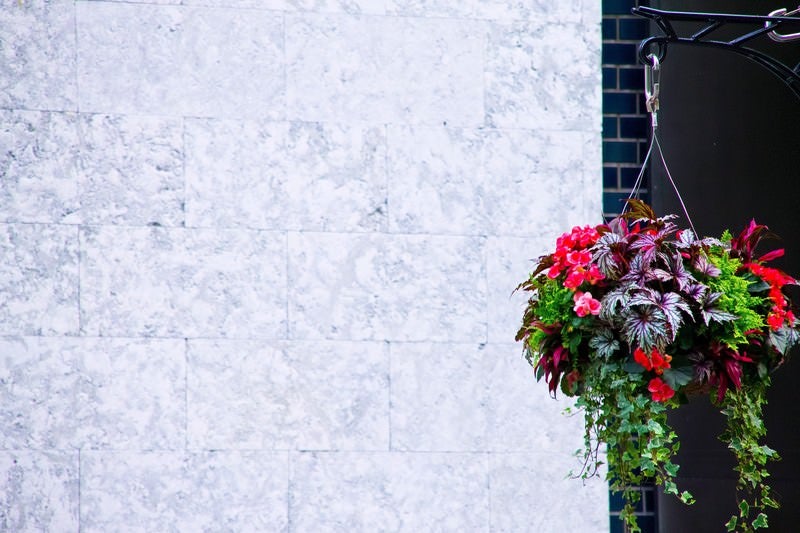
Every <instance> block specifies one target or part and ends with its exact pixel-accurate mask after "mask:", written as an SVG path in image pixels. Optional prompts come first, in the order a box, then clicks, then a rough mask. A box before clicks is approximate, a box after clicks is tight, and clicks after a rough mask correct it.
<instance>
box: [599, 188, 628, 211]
mask: <svg viewBox="0 0 800 533" xmlns="http://www.w3.org/2000/svg"><path fill="white" fill-rule="evenodd" d="M629 195H630V193H629V192H604V193H603V210H604V211H605V212H606V213H620V212H621V211H622V208H623V207H625V200H627V199H628V196H629Z"/></svg>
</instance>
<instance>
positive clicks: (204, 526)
mask: <svg viewBox="0 0 800 533" xmlns="http://www.w3.org/2000/svg"><path fill="white" fill-rule="evenodd" d="M287 479H288V464H287V455H286V452H283V453H272V452H203V453H186V452H104V451H93V452H86V453H84V454H82V456H81V531H83V532H86V533H90V532H106V531H110V530H115V529H118V528H119V527H122V525H123V524H124V528H125V529H126V530H127V531H142V532H144V531H178V532H186V533H192V532H196V531H287V529H288V522H287V510H286V509H287V501H286V500H287V494H286V487H287Z"/></svg>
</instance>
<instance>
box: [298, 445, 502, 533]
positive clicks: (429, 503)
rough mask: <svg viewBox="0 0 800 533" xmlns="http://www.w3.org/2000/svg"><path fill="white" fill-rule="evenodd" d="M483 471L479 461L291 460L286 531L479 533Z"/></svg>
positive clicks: (357, 456) (390, 457)
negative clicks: (288, 524)
mask: <svg viewBox="0 0 800 533" xmlns="http://www.w3.org/2000/svg"><path fill="white" fill-rule="evenodd" d="M486 469H487V458H486V456H485V455H482V454H458V453H452V454H429V453H388V452H382V453H296V454H292V457H291V474H290V475H291V484H290V504H291V505H290V513H291V516H290V521H291V524H292V530H293V531H297V532H298V533H299V532H312V531H313V532H315V533H324V532H329V531H401V532H416V531H475V532H478V531H484V532H485V531H488V530H489V524H488V520H487V517H488V514H489V498H488V496H489V495H488V485H487V472H486ZM423 488H424V490H423Z"/></svg>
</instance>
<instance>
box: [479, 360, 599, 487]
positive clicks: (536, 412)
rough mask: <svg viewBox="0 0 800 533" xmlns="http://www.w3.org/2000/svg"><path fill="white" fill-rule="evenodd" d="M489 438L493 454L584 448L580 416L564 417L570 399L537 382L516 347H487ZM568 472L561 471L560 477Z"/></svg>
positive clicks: (556, 451) (486, 385)
mask: <svg viewBox="0 0 800 533" xmlns="http://www.w3.org/2000/svg"><path fill="white" fill-rule="evenodd" d="M485 358H486V361H487V362H489V368H488V369H487V371H486V375H485V376H484V385H485V387H486V388H487V389H488V402H487V411H488V413H489V414H488V417H489V419H490V420H491V421H492V429H491V432H490V433H489V436H488V445H489V449H490V450H493V451H537V452H553V453H557V454H558V453H560V454H566V455H569V454H571V453H573V452H574V451H575V450H578V449H581V448H582V447H583V435H584V429H583V415H582V414H580V413H579V414H576V415H571V416H566V415H565V414H564V409H566V408H567V407H572V406H573V405H574V401H573V400H572V399H571V398H568V397H566V396H564V395H563V394H562V393H561V392H560V391H559V393H558V396H557V399H555V400H554V399H553V398H551V397H550V396H549V391H548V389H547V385H546V384H545V382H544V380H542V381H540V382H537V381H536V377H535V375H534V372H533V368H532V367H531V366H530V365H529V364H528V362H527V361H526V360H525V358H524V356H523V355H522V347H521V346H520V345H519V344H488V345H487V346H486V352H485ZM567 472H568V470H565V472H564V474H565V475H566V473H567Z"/></svg>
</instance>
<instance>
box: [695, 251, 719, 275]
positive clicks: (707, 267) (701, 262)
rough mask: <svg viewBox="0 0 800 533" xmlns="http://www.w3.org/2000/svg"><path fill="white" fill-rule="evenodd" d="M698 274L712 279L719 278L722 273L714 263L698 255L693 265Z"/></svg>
mask: <svg viewBox="0 0 800 533" xmlns="http://www.w3.org/2000/svg"><path fill="white" fill-rule="evenodd" d="M692 266H693V267H694V269H695V270H697V272H699V273H700V274H704V275H706V276H708V277H710V278H716V277H719V275H720V274H721V273H722V271H721V270H720V269H719V267H717V266H716V265H715V264H714V263H712V262H711V261H709V260H708V258H707V257H706V256H704V255H698V256H697V258H695V260H694V262H693V263H692Z"/></svg>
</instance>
